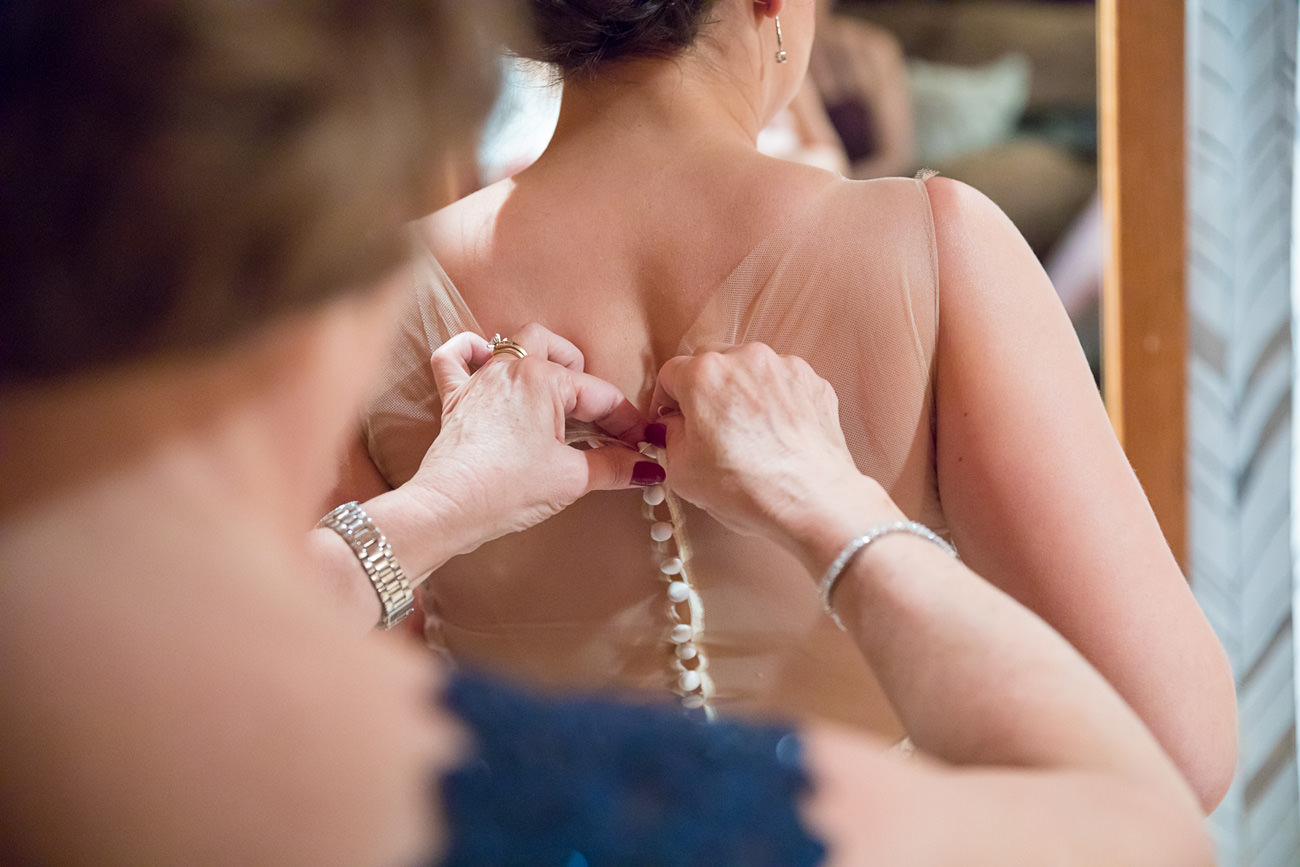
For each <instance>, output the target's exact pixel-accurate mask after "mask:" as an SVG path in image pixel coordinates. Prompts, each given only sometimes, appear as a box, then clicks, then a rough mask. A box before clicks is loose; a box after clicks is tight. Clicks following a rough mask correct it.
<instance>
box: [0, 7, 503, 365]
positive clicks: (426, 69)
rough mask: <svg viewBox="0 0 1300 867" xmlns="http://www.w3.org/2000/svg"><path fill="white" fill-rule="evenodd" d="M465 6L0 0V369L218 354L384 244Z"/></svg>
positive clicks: (468, 57) (464, 33)
mask: <svg viewBox="0 0 1300 867" xmlns="http://www.w3.org/2000/svg"><path fill="white" fill-rule="evenodd" d="M489 5H492V4H490V3H488V2H486V0H473V2H464V0H418V2H415V0H411V2H407V0H394V2H368V0H315V2H309V3H308V2H303V3H297V2H293V3H289V2H285V3H280V2H265V0H184V2H176V0H113V2H111V3H99V2H95V3H84V2H78V0H5V2H4V3H3V4H2V5H0V177H2V178H3V182H2V183H3V192H2V193H0V275H2V276H0V281H2V284H0V285H3V289H0V310H2V311H3V312H0V383H6V384H7V383H15V382H21V381H27V380H33V379H38V378H43V377H49V376H57V375H64V374H71V373H77V372H80V371H86V370H91V369H94V368H96V367H99V366H103V365H106V364H112V363H116V362H121V361H128V360H131V359H134V358H140V357H144V356H148V355H154V354H158V353H172V352H188V351H192V350H194V349H196V348H204V347H211V346H216V345H220V344H223V343H226V342H228V341H229V340H231V339H232V338H234V337H236V336H238V335H240V334H242V333H244V332H247V331H249V330H250V329H252V328H253V327H255V326H257V325H258V324H260V323H263V322H264V321H266V320H267V319H268V318H270V317H272V316H277V315H280V314H284V313H288V312H291V311H294V310H297V309H302V308H305V307H308V306H310V305H312V304H314V303H316V302H319V301H321V300H323V299H325V298H328V297H331V296H332V295H335V294H338V293H340V292H343V291H347V290H350V289H353V288H357V287H360V286H364V285H369V284H371V283H373V282H375V281H376V280H377V279H378V278H379V277H381V276H382V275H383V274H384V273H386V272H387V271H389V270H391V269H392V268H393V267H394V266H395V265H396V264H398V263H399V262H400V261H401V258H402V257H403V256H404V255H405V252H406V251H405V242H404V241H403V238H402V234H401V232H400V225H401V223H402V221H403V220H406V219H410V218H413V217H415V216H419V215H420V213H421V208H423V209H424V210H428V209H429V206H430V204H431V202H430V201H429V197H430V195H431V193H432V191H433V190H434V188H435V184H436V178H437V177H438V176H439V174H440V172H441V171H442V169H443V166H442V164H441V160H442V157H443V155H444V154H445V152H446V150H447V148H448V147H449V146H451V145H452V144H453V143H458V142H459V140H463V139H464V138H465V135H466V133H467V132H469V131H470V130H471V129H472V127H473V125H474V124H475V123H476V122H477V120H479V115H480V113H481V112H482V111H484V110H485V109H486V108H487V106H488V105H489V104H490V102H491V97H492V94H493V92H494V90H493V88H494V86H495V70H496V63H495V59H494V53H493V51H492V50H491V49H492V48H495V47H496V45H497V42H496V38H495V37H494V38H493V39H492V40H491V44H490V45H489V40H488V38H487V36H486V34H485V32H484V30H483V28H482V26H481V25H482V21H483V18H484V16H485V14H486V13H485V12H484V9H485V7H486V6H489Z"/></svg>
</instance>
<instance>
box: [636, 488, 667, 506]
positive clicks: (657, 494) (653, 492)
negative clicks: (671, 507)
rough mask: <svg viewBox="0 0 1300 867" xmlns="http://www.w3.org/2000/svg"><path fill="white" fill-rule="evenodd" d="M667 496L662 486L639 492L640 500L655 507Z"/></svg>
mask: <svg viewBox="0 0 1300 867" xmlns="http://www.w3.org/2000/svg"><path fill="white" fill-rule="evenodd" d="M667 496H668V492H667V491H665V490H664V486H663V485H651V486H650V487H648V488H646V489H645V490H644V491H642V492H641V499H643V500H645V501H646V503H647V504H648V505H651V506H657V505H659V504H660V503H662V502H663V501H664V499H666V498H667Z"/></svg>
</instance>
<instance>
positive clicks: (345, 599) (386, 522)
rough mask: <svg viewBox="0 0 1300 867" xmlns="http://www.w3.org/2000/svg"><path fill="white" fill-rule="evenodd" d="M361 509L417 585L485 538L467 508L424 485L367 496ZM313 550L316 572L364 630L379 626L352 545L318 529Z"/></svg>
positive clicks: (374, 600)
mask: <svg viewBox="0 0 1300 867" xmlns="http://www.w3.org/2000/svg"><path fill="white" fill-rule="evenodd" d="M344 495H345V496H346V493H345V494H344ZM361 507H362V508H363V509H364V510H365V512H366V514H367V516H369V518H370V520H371V522H372V523H373V524H374V525H375V527H376V528H378V529H379V530H380V531H381V532H382V533H383V534H384V537H385V538H386V539H387V541H388V544H389V546H390V547H391V548H392V551H393V556H394V557H395V558H396V560H397V562H398V563H399V564H400V565H401V567H402V571H403V572H404V573H405V574H406V577H407V580H408V581H410V583H411V586H412V587H415V586H418V585H419V584H420V583H422V582H423V581H424V580H425V579H426V578H427V577H428V575H429V574H430V573H431V572H433V571H434V570H435V569H437V568H438V567H439V566H441V565H442V564H443V563H445V562H447V561H448V560H450V559H451V558H452V557H454V556H456V555H457V554H460V553H463V552H465V551H468V550H472V549H473V548H474V547H477V545H478V544H479V543H480V542H481V541H482V540H481V539H480V538H479V535H478V533H477V531H476V528H475V527H474V526H473V525H472V523H471V522H469V521H467V520H465V514H464V510H463V509H461V508H458V507H457V505H456V504H455V503H454V502H453V501H452V500H451V499H450V498H449V497H445V496H441V495H440V494H439V493H437V492H436V491H431V490H428V489H426V488H423V487H416V486H413V485H410V484H408V485H403V486H402V487H399V488H397V489H396V490H391V491H386V492H384V493H382V494H379V495H378V496H374V497H371V498H369V499H367V500H365V501H364V502H363V503H361ZM308 553H309V556H310V557H311V560H312V565H313V567H314V573H315V574H316V575H318V576H319V577H320V578H321V580H323V581H324V582H325V584H326V585H327V586H328V587H329V589H330V592H331V593H332V594H333V595H334V596H335V598H336V599H337V600H338V602H339V603H340V605H341V606H342V607H343V609H344V610H345V611H346V612H347V614H348V616H349V617H350V618H352V619H353V620H354V621H355V623H356V624H357V627H358V629H369V628H372V627H374V625H375V624H376V623H378V622H379V620H380V617H381V615H382V613H383V609H382V606H381V604H380V600H379V595H378V593H377V592H376V589H375V587H374V585H373V584H372V583H371V581H370V579H369V577H368V576H367V574H366V571H365V569H364V568H363V567H362V565H361V562H360V560H359V559H358V557H357V554H356V553H355V552H354V551H353V550H352V548H351V546H349V545H348V543H347V542H346V541H344V539H343V538H342V537H341V536H339V535H338V534H337V533H335V532H334V531H333V530H330V529H326V528H317V529H314V530H312V531H311V533H310V534H309V535H308Z"/></svg>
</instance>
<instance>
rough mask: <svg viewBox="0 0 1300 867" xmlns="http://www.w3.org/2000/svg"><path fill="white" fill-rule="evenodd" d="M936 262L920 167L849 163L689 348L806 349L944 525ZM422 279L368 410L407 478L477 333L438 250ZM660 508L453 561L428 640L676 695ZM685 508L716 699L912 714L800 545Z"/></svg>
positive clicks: (556, 528) (877, 468)
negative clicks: (874, 175) (840, 614)
mask: <svg viewBox="0 0 1300 867" xmlns="http://www.w3.org/2000/svg"><path fill="white" fill-rule="evenodd" d="M936 279H937V264H936V250H935V242H934V226H933V221H932V217H931V213H930V203H929V197H928V194H927V192H926V188H925V185H924V183H923V182H922V181H920V180H903V179H891V180H881V181H838V180H837V181H835V182H832V183H830V184H828V185H827V187H825V188H823V189H822V190H821V191H820V193H818V194H817V195H816V196H815V197H813V199H812V201H811V203H810V204H808V205H807V206H806V207H803V208H800V209H798V210H797V211H796V212H795V213H792V214H791V215H789V219H787V220H785V221H783V223H782V225H781V227H780V228H779V229H777V230H776V231H774V232H773V233H771V234H770V235H769V236H768V237H767V238H766V239H765V240H763V241H762V242H761V243H759V244H758V245H756V246H755V247H754V248H753V249H752V251H751V252H750V253H749V254H748V255H747V256H746V257H745V258H744V259H743V261H741V262H740V263H739V265H738V266H737V267H736V268H735V269H734V270H733V271H732V273H731V274H730V275H729V276H728V277H727V278H726V279H725V280H724V281H723V282H722V283H721V284H720V285H718V286H717V287H716V288H714V289H713V290H711V298H710V300H709V302H708V303H707V304H706V305H705V308H704V312H703V313H702V314H701V316H700V317H699V319H698V320H696V322H695V323H694V324H693V325H692V326H691V327H690V328H689V329H688V330H687V331H686V333H685V334H684V336H683V338H682V340H681V343H680V347H679V350H680V352H682V353H689V352H691V351H692V350H693V349H695V348H696V347H699V346H703V345H709V344H714V343H717V342H727V343H740V342H746V341H753V340H758V341H763V342H766V343H768V344H770V345H771V346H772V347H773V348H774V349H775V350H776V351H777V352H780V353H783V354H794V355H799V356H802V357H803V358H805V359H806V360H807V361H808V362H810V363H811V365H812V366H813V368H814V369H815V370H816V371H817V372H818V373H819V374H820V375H821V376H823V377H825V378H826V379H828V380H829V381H830V382H831V384H832V385H833V386H834V388H835V391H836V393H837V394H838V396H839V399H840V418H841V423H842V425H843V427H844V431H845V436H846V439H847V441H848V445H849V448H850V450H851V451H852V453H853V456H854V459H855V460H856V462H857V465H858V467H859V468H860V469H861V470H862V471H863V472H864V473H868V474H870V475H871V476H873V477H874V478H876V479H877V480H878V481H879V482H880V483H881V484H882V485H883V486H884V487H885V488H886V489H887V490H888V491H889V492H890V494H891V496H892V497H893V498H894V500H895V501H896V502H897V503H898V505H899V507H900V508H902V510H903V511H904V512H906V513H907V515H908V516H909V517H911V518H913V519H915V520H918V521H921V522H922V523H924V524H926V525H928V526H930V527H931V528H933V529H935V530H936V531H938V532H940V533H946V527H945V523H944V516H943V511H942V509H941V507H940V503H939V496H938V489H937V485H936V477H935V456H934V449H935V447H934V414H933V395H932V388H931V378H932V371H933V363H934V352H935V334H936V325H937V319H938V307H937V297H938V296H937V292H936ZM415 290H416V291H415V295H414V296H413V297H412V299H411V301H410V304H411V306H410V308H409V309H408V310H407V311H406V315H405V316H404V319H403V322H402V327H401V334H400V337H399V338H398V340H397V342H396V349H395V351H394V353H393V355H392V357H391V358H390V359H389V362H388V366H387V368H386V376H385V378H384V384H383V387H382V389H381V391H380V392H379V393H378V395H377V397H376V398H375V400H374V401H373V404H372V405H371V407H370V409H369V411H368V413H367V416H366V418H365V420H364V436H365V438H366V442H367V445H368V448H369V451H370V454H371V456H372V458H373V459H374V461H375V464H376V465H377V466H378V468H379V470H380V472H381V473H382V474H383V475H384V477H385V478H386V479H387V480H388V482H389V483H390V484H392V485H394V486H396V485H398V484H401V483H402V482H404V481H405V480H407V479H408V478H410V477H411V475H412V474H413V473H414V472H415V470H416V468H417V467H418V465H419V462H420V459H421V458H422V457H423V455H424V452H425V450H426V449H427V447H428V445H429V443H430V441H431V440H432V438H433V435H434V433H435V431H436V429H437V419H438V417H439V412H440V408H439V404H438V399H437V394H436V390H435V388H434V384H433V380H432V375H431V373H430V371H429V363H428V359H429V355H430V353H431V352H432V350H433V349H434V348H436V347H437V346H438V345H440V344H441V343H442V342H443V341H444V340H446V339H447V338H448V337H450V336H451V335H453V334H456V333H458V332H460V331H465V330H469V331H475V332H478V333H480V334H482V333H483V331H482V329H481V328H480V327H479V326H478V324H477V323H476V322H475V319H474V315H473V313H472V311H471V310H470V309H469V307H468V305H467V304H466V303H465V301H464V299H463V298H462V297H461V296H460V294H459V293H458V292H457V290H456V287H455V286H454V285H453V284H452V282H451V280H450V279H449V278H448V277H447V275H446V274H445V273H444V272H443V270H442V268H441V267H440V266H439V264H438V263H437V261H435V259H434V257H433V254H432V253H431V252H429V251H428V250H427V249H421V252H420V257H419V261H418V262H417V264H416V276H415ZM488 336H490V335H488ZM591 372H593V373H595V374H597V375H599V374H600V371H599V370H593V371H591ZM643 409H644V407H643ZM670 483H671V480H670ZM661 508H662V507H661ZM646 510H647V506H646V505H645V503H643V498H642V492H641V491H638V490H631V491H613V492H596V493H593V494H590V495H588V496H587V497H585V498H583V499H582V500H580V501H579V502H577V503H576V504H574V505H573V506H571V507H570V508H569V509H567V510H566V511H564V512H563V513H561V514H559V515H557V516H555V517H553V518H551V519H549V520H547V521H545V522H544V523H542V524H540V525H539V526H537V527H534V528H532V529H531V530H528V531H526V532H523V533H519V534H516V535H513V536H509V537H506V538H503V539H499V540H496V541H494V542H492V543H489V544H487V545H485V546H483V547H482V548H480V549H479V550H478V551H476V552H474V553H473V554H470V555H466V556H462V557H458V558H455V559H453V560H452V561H450V562H448V563H447V564H446V565H445V566H444V567H443V568H442V569H440V570H439V571H438V572H437V573H436V574H435V575H434V576H433V578H432V579H431V580H430V581H429V582H427V583H426V585H425V587H424V592H423V606H424V609H425V612H426V615H427V619H426V635H427V636H428V638H429V640H430V643H431V644H433V645H435V646H438V647H442V648H445V649H446V650H447V651H449V652H450V654H451V655H452V656H453V658H457V659H460V660H463V661H465V662H467V663H469V664H472V665H474V666H477V667H481V668H486V669H488V670H491V671H495V672H499V673H504V674H506V675H508V676H512V677H515V678H518V679H522V680H524V681H526V682H532V683H535V684H538V685H541V686H547V687H550V686H562V687H572V688H582V689H600V690H612V691H615V692H618V693H620V694H625V695H626V694H629V693H630V694H632V695H634V696H640V697H642V698H645V697H647V696H648V697H650V698H651V699H653V698H655V697H663V698H664V699H666V700H671V698H672V694H673V693H677V694H678V695H681V694H682V693H683V690H682V688H681V686H680V683H679V677H680V670H679V667H678V666H677V665H676V662H675V659H676V657H675V645H674V644H673V643H672V641H671V640H670V632H671V629H672V627H673V625H674V620H673V618H672V617H671V616H670V615H669V613H668V611H667V608H668V607H669V603H668V601H667V600H666V598H665V576H664V575H663V574H661V572H660V569H659V566H660V565H661V564H662V562H663V559H664V557H665V556H666V555H669V554H671V553H673V552H672V551H671V550H669V551H665V550H664V546H663V545H659V544H656V543H654V542H652V540H651V539H650V537H649V533H648V528H649V527H650V523H649V522H648V521H647V517H646V515H645V512H646ZM682 517H683V519H684V520H683V526H682V527H681V528H679V530H684V534H685V536H684V538H685V539H687V540H688V541H689V553H690V559H689V561H688V567H689V569H688V571H689V576H690V580H691V582H692V583H693V584H694V587H695V589H696V591H697V593H698V599H699V602H700V607H701V609H702V611H701V612H700V613H701V614H702V624H695V625H694V627H693V628H695V629H700V627H701V626H702V631H701V634H700V635H699V636H698V644H699V650H700V653H701V655H702V656H703V658H704V659H705V660H707V672H706V673H707V675H708V679H709V681H710V684H709V686H710V696H709V704H710V705H711V706H712V707H713V708H715V709H716V711H717V712H718V713H719V714H720V715H723V716H726V715H728V714H730V713H736V712H740V713H752V712H758V713H766V714H776V715H780V716H785V717H789V716H792V715H793V716H798V715H803V714H815V715H819V716H822V717H826V718H831V719H836V720H840V721H843V722H847V723H850V724H853V725H857V726H863V727H866V728H870V729H873V730H875V731H878V732H881V733H882V734H885V735H898V734H900V733H901V729H900V728H899V726H898V723H897V720H896V719H895V718H894V717H893V714H892V711H891V710H890V709H889V708H888V705H887V702H886V701H885V699H884V698H883V696H882V695H881V693H880V691H879V688H878V686H877V685H876V683H875V680H874V678H873V677H872V675H871V672H870V670H869V669H868V667H867V665H866V664H865V663H864V662H863V660H862V658H861V656H860V654H859V652H858V650H857V649H856V647H855V646H854V645H853V644H852V642H851V641H850V640H849V639H848V638H847V637H846V636H845V635H844V634H843V633H841V632H840V631H839V630H838V629H837V628H836V627H835V626H834V624H833V623H832V621H831V619H830V618H829V617H828V616H827V615H826V614H825V613H824V612H823V611H822V609H821V605H820V602H819V600H818V596H817V590H816V587H815V580H814V578H812V577H810V576H809V575H808V574H807V572H806V571H805V570H804V569H803V567H802V566H801V565H800V564H799V563H798V562H797V561H796V560H795V559H794V558H793V557H792V556H791V555H789V554H788V553H786V552H785V551H784V550H783V549H782V548H780V547H779V546H777V545H776V544H775V543H772V542H769V541H767V540H764V539H757V538H752V537H742V536H738V535H736V534H734V533H731V532H729V531H728V530H726V529H724V528H723V527H721V526H720V525H719V524H717V523H716V522H715V521H713V520H712V519H710V518H709V517H708V516H707V515H706V514H704V513H703V512H701V511H699V510H696V509H693V508H691V507H689V506H685V507H683V509H682ZM864 529H865V528H864ZM678 541H681V540H680V539H674V540H673V542H672V543H670V544H675V543H676V542H678Z"/></svg>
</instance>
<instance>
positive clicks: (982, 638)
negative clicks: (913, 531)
mask: <svg viewBox="0 0 1300 867" xmlns="http://www.w3.org/2000/svg"><path fill="white" fill-rule="evenodd" d="M873 484H874V483H873ZM853 490H860V491H861V492H860V493H857V494H855V493H852V492H849V493H841V494H840V495H838V496H836V497H835V498H829V499H827V500H825V501H823V502H824V503H826V504H831V505H822V506H818V507H817V508H816V509H814V510H812V511H810V512H809V513H807V514H805V515H804V516H802V519H801V521H800V523H799V525H798V526H801V527H802V528H803V529H802V530H799V531H797V535H795V536H792V538H793V539H796V540H803V545H802V547H803V556H804V558H805V562H806V563H808V564H809V565H810V570H811V571H813V574H820V572H821V570H822V569H825V567H826V564H828V563H829V562H830V561H831V560H832V559H834V557H835V555H836V553H838V550H839V548H840V546H842V545H843V544H844V542H845V541H847V540H848V539H849V538H851V537H852V536H854V535H856V534H857V533H860V532H862V531H863V530H865V529H866V528H867V527H868V526H870V525H873V524H879V523H887V522H889V521H892V520H895V516H894V515H893V514H891V512H890V511H888V510H882V509H880V508H879V506H878V505H875V503H876V502H878V497H875V499H873V497H874V495H873V494H872V492H871V488H870V487H861V486H860V487H859V488H855V489H853ZM855 513H856V514H860V515H864V516H865V517H864V518H863V519H861V521H860V522H859V520H858V519H856V518H854V517H846V516H851V515H853V514H855ZM813 528H815V529H813ZM798 544H799V543H798V541H796V545H798ZM833 602H834V606H835V610H836V612H837V613H838V615H839V616H840V618H841V620H842V621H843V623H844V625H845V627H846V629H847V631H848V632H849V634H850V635H852V636H853V637H854V639H855V640H856V642H857V643H858V646H859V647H860V648H861V650H862V652H863V654H864V655H865V656H866V658H867V660H868V661H869V662H870V663H871V666H872V668H873V670H874V671H875V673H876V675H877V677H878V678H879V679H880V682H881V685H882V686H883V688H884V689H885V692H886V693H887V694H888V696H889V698H890V700H891V702H892V703H893V704H894V707H895V708H896V709H897V711H898V713H899V715H900V717H901V718H902V720H903V722H904V724H905V726H906V728H907V730H908V732H909V733H910V734H911V736H912V738H913V740H914V741H915V742H916V743H917V745H918V746H919V747H921V749H923V750H925V751H926V752H928V753H930V754H932V755H934V756H936V757H938V758H941V759H943V760H945V761H948V762H952V763H955V764H994V765H1008V766H1021V767H1043V768H1064V767H1070V768H1077V769H1081V770H1099V771H1104V772H1108V773H1117V774H1120V775H1121V776H1123V777H1126V778H1129V779H1135V780H1141V781H1143V783H1144V784H1147V785H1150V786H1151V787H1153V788H1155V789H1157V790H1158V791H1164V792H1166V793H1169V794H1172V795H1174V796H1176V797H1177V798H1180V799H1187V800H1190V797H1191V796H1190V793H1189V792H1188V790H1187V789H1186V787H1185V785H1184V784H1183V782H1182V779H1181V777H1179V776H1178V774H1177V772H1176V770H1175V769H1174V767H1173V765H1172V763H1171V762H1169V760H1168V759H1167V758H1166V757H1165V755H1164V754H1163V753H1162V752H1161V751H1160V749H1159V747H1158V746H1157V745H1156V743H1155V741H1154V740H1153V739H1152V738H1151V736H1150V735H1149V734H1148V732H1147V731H1146V729H1145V728H1144V727H1143V725H1142V723H1141V722H1140V721H1139V720H1138V718H1137V717H1136V716H1135V715H1134V714H1133V713H1132V712H1131V711H1130V710H1129V708H1128V707H1127V706H1126V705H1125V704H1124V703H1123V701H1122V700H1121V699H1120V698H1119V696H1118V695H1117V694H1116V693H1115V692H1114V690H1113V689H1111V687H1110V686H1109V685H1108V684H1107V683H1106V682H1105V680H1104V679H1102V677H1101V676H1100V675H1099V674H1097V673H1096V671H1094V670H1093V669H1092V668H1091V667H1090V666H1089V665H1088V664H1087V663H1086V662H1085V661H1084V660H1083V658H1082V657H1081V656H1079V654H1078V653H1077V652H1076V651H1075V650H1074V649H1073V648H1072V647H1070V645H1069V644H1068V643H1067V642H1066V641H1065V640H1064V639H1062V638H1061V637H1060V636H1059V635H1058V634H1057V633H1055V632H1054V631H1053V630H1052V629H1051V628H1050V627H1048V626H1047V625H1046V624H1045V623H1043V621H1042V620H1040V619H1039V618H1038V617H1037V616H1035V615H1034V614H1032V613H1031V612H1030V611H1029V610H1028V609H1026V608H1024V607H1023V606H1021V605H1020V604H1018V603H1017V602H1015V601H1014V600H1013V599H1011V598H1010V597H1009V596H1007V595H1006V594H1004V593H1002V592H1001V591H999V590H997V589H996V588H995V587H993V586H992V585H990V584H988V583H987V582H985V581H983V580H982V579H980V578H979V577H978V576H976V575H974V574H973V573H972V572H970V570H969V569H967V568H966V567H965V566H963V565H962V564H961V563H960V562H959V561H957V560H955V559H953V558H952V557H950V556H949V555H948V554H946V553H945V552H943V551H942V550H940V549H939V548H938V547H937V546H935V545H933V544H931V543H929V542H926V541H925V540H923V539H919V538H916V537H914V536H909V535H905V534H895V535H889V536H884V537H882V538H880V539H878V540H877V541H875V542H873V543H872V544H871V545H870V546H868V547H867V548H866V549H864V550H863V551H861V552H860V554H859V555H858V556H857V557H856V558H855V559H853V560H852V561H850V563H849V566H848V567H847V569H846V570H845V573H844V575H843V577H842V578H841V580H840V581H839V582H838V584H837V585H836V589H835V592H834V596H833Z"/></svg>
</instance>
